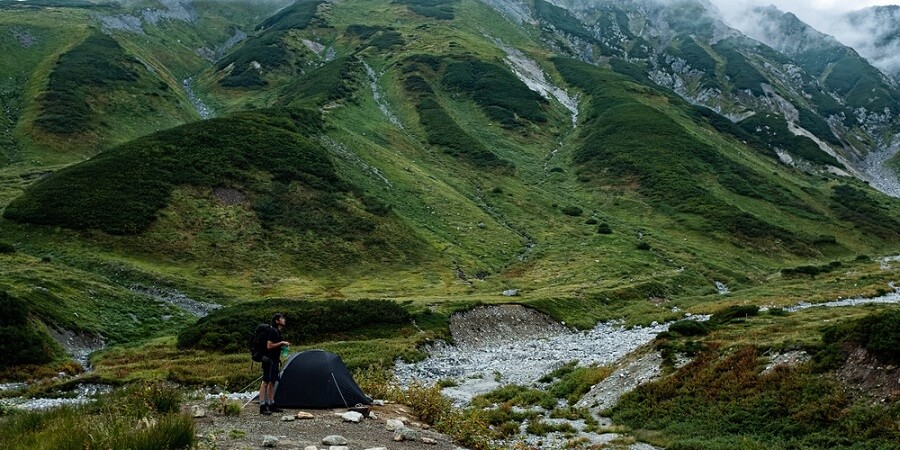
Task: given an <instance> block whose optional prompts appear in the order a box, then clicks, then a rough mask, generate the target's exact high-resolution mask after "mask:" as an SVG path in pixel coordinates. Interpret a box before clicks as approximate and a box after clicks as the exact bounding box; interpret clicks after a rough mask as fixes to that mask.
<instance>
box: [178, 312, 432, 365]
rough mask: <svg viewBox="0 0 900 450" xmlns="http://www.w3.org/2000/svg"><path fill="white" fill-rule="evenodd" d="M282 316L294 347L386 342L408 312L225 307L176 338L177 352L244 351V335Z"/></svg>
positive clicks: (407, 318) (403, 324)
mask: <svg viewBox="0 0 900 450" xmlns="http://www.w3.org/2000/svg"><path fill="white" fill-rule="evenodd" d="M275 313H281V314H284V315H285V316H286V318H287V323H288V326H287V327H286V328H285V330H284V338H285V340H287V341H289V342H291V343H292V344H295V345H304V344H312V343H316V342H325V341H334V340H357V339H378V338H383V337H392V336H396V335H397V334H400V333H401V329H403V328H406V327H409V328H410V330H407V331H408V332H415V328H413V327H412V322H411V318H412V316H411V315H410V313H409V312H408V311H407V310H406V309H405V308H403V307H402V306H401V305H399V304H398V303H396V302H392V301H389V300H346V301H345V300H321V301H314V300H265V301H256V302H247V303H242V304H238V305H232V306H227V307H225V308H222V309H219V310H216V311H214V312H213V313H211V314H210V315H208V316H206V317H203V318H201V319H199V320H198V321H197V324H196V325H194V326H192V327H187V328H185V329H184V330H182V331H181V333H179V334H178V347H179V348H200V349H205V350H217V351H223V352H237V351H241V350H245V349H246V348H247V345H248V341H249V336H250V334H252V332H253V330H254V329H255V328H256V326H257V325H258V324H260V323H271V318H272V315H274V314H275Z"/></svg>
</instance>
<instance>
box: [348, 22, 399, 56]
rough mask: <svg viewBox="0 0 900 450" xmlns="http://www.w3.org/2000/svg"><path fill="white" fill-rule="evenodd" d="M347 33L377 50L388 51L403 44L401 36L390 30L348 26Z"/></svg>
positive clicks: (376, 27) (377, 27)
mask: <svg viewBox="0 0 900 450" xmlns="http://www.w3.org/2000/svg"><path fill="white" fill-rule="evenodd" d="M347 32H348V33H350V34H354V35H356V36H357V37H359V39H360V40H362V41H363V42H365V43H366V44H367V45H370V46H373V47H375V48H377V49H378V50H388V49H390V48H392V47H396V46H400V45H403V43H404V41H403V36H401V35H400V33H398V32H397V31H396V30H394V29H392V28H386V27H379V26H369V25H350V26H348V27H347Z"/></svg>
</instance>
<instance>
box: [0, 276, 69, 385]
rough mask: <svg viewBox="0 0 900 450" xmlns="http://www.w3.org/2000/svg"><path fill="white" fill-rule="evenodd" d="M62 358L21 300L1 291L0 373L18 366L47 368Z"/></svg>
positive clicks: (56, 347)
mask: <svg viewBox="0 0 900 450" xmlns="http://www.w3.org/2000/svg"><path fill="white" fill-rule="evenodd" d="M60 355H61V349H60V348H59V346H58V345H55V344H54V342H53V339H52V338H51V337H50V336H49V335H48V334H47V332H46V330H44V329H43V327H41V326H40V325H39V324H37V323H36V322H35V321H34V320H33V319H32V318H31V317H30V314H29V309H28V306H27V305H26V304H25V302H23V301H21V300H20V299H18V298H16V297H13V296H11V295H9V294H8V293H6V292H5V291H0V369H5V368H7V367H12V366H17V365H21V364H46V363H48V362H51V361H53V360H54V359H55V358H56V357H59V356H60Z"/></svg>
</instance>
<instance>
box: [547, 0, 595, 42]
mask: <svg viewBox="0 0 900 450" xmlns="http://www.w3.org/2000/svg"><path fill="white" fill-rule="evenodd" d="M534 12H535V15H537V17H538V18H539V19H540V20H541V21H543V22H547V23H549V24H550V25H553V27H555V28H556V29H558V30H560V31H562V32H564V33H568V34H571V35H573V36H578V37H580V38H582V39H588V40H590V41H593V40H594V39H595V38H594V35H593V34H592V33H591V32H590V31H588V29H587V28H585V27H584V24H582V23H581V21H580V20H578V18H576V17H575V16H573V15H572V13H571V12H569V10H567V9H565V8H561V7H559V6H556V5H554V4H552V3H550V2H547V1H544V0H535V2H534Z"/></svg>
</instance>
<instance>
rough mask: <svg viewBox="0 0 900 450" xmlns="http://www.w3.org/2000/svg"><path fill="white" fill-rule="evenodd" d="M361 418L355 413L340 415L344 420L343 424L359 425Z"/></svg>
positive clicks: (348, 412)
mask: <svg viewBox="0 0 900 450" xmlns="http://www.w3.org/2000/svg"><path fill="white" fill-rule="evenodd" d="M362 418H363V415H362V414H360V413H358V412H356V411H347V412H345V413H344V414H341V419H344V422H353V423H359V422H360V421H361V420H362Z"/></svg>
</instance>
